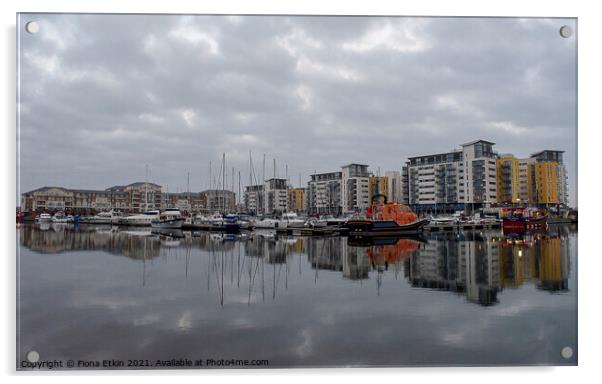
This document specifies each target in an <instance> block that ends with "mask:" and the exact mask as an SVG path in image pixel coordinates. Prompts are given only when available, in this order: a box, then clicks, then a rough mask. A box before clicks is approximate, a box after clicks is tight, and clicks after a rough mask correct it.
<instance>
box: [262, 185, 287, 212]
mask: <svg viewBox="0 0 602 384" xmlns="http://www.w3.org/2000/svg"><path fill="white" fill-rule="evenodd" d="M263 200H264V201H263V202H264V213H266V214H268V215H271V214H274V213H283V212H286V211H287V208H288V190H287V185H286V179H278V178H272V179H268V180H266V181H265V184H264V198H263Z"/></svg>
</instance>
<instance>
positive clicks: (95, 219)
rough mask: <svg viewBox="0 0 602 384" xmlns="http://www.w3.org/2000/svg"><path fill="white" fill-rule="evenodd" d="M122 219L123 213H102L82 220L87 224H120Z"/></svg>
mask: <svg viewBox="0 0 602 384" xmlns="http://www.w3.org/2000/svg"><path fill="white" fill-rule="evenodd" d="M120 218H122V216H121V213H120V212H117V211H113V210H111V211H102V212H99V213H97V214H96V215H94V216H88V217H85V218H83V219H82V222H83V223H86V224H119V219H120Z"/></svg>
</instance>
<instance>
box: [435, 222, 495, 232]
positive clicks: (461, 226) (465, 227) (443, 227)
mask: <svg viewBox="0 0 602 384" xmlns="http://www.w3.org/2000/svg"><path fill="white" fill-rule="evenodd" d="M501 227H502V223H479V224H477V223H449V224H433V223H431V224H427V225H425V226H424V231H425V232H439V231H470V230H479V229H499V228H501Z"/></svg>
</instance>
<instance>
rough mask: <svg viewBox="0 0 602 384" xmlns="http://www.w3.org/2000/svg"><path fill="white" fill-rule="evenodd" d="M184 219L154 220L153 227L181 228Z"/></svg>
mask: <svg viewBox="0 0 602 384" xmlns="http://www.w3.org/2000/svg"><path fill="white" fill-rule="evenodd" d="M182 224H184V219H168V220H153V221H152V222H151V227H153V228H156V229H181V228H182Z"/></svg>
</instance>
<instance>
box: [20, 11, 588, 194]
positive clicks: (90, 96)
mask: <svg viewBox="0 0 602 384" xmlns="http://www.w3.org/2000/svg"><path fill="white" fill-rule="evenodd" d="M21 17H22V21H25V22H26V21H28V20H31V19H36V20H39V21H40V22H41V27H42V28H41V31H40V33H38V34H37V35H29V34H26V33H24V34H22V35H21V38H22V39H21V45H20V52H19V54H20V57H21V62H20V68H19V69H20V90H21V99H20V106H21V111H22V115H21V128H20V134H21V159H20V161H21V175H20V176H21V189H22V190H29V189H33V188H37V187H39V186H42V185H64V186H68V187H81V188H104V187H108V186H110V185H114V184H118V183H125V182H130V181H134V180H141V179H143V178H144V164H146V163H148V164H149V165H150V168H151V174H152V178H153V180H154V181H156V182H158V183H161V184H163V185H166V184H169V185H170V186H171V187H170V189H175V188H176V186H178V187H179V188H183V187H184V186H185V182H186V178H185V175H186V172H187V171H190V172H191V184H192V188H193V189H195V190H197V189H202V188H206V187H207V186H208V164H209V161H210V160H213V164H218V163H219V161H220V158H221V152H223V151H225V152H227V158H228V164H227V166H228V169H230V167H235V168H236V170H237V171H238V170H240V171H241V173H242V179H243V181H244V180H248V151H249V150H252V151H253V153H254V163H255V168H256V169H255V170H256V172H258V173H259V174H260V173H261V162H262V156H263V153H266V154H267V158H268V164H269V166H268V167H267V168H268V170H269V171H268V172H266V173H268V174H271V172H272V170H271V163H272V158H274V157H276V158H277V160H278V169H279V172H278V173H279V175H280V176H284V166H285V164H288V168H289V176H290V177H291V181H292V182H293V183H294V184H297V183H298V174H299V173H302V174H303V177H304V179H306V178H307V175H308V174H309V173H311V172H313V171H314V170H317V171H327V170H332V169H336V168H337V167H339V166H340V165H342V164H344V163H349V162H365V163H367V164H370V165H371V167H372V169H373V170H374V171H375V170H376V167H378V166H380V167H381V169H382V170H385V169H399V168H400V167H401V164H402V163H403V162H404V161H405V159H406V158H407V157H408V156H414V155H419V154H426V153H434V152H442V151H446V150H449V149H451V148H453V147H456V146H458V145H459V144H460V143H463V142H466V141H470V140H473V139H476V138H485V139H489V140H492V141H494V142H496V143H497V145H496V148H497V150H498V151H499V152H501V153H514V154H515V155H517V156H521V157H522V156H527V155H528V154H530V153H531V152H535V151H537V150H540V149H561V150H565V151H566V155H565V159H566V163H567V168H568V171H569V188H570V196H571V198H570V201H571V203H572V204H575V201H576V156H577V153H576V123H575V120H576V115H575V110H576V108H575V105H576V92H575V90H576V76H575V73H576V56H575V53H576V44H575V43H576V39H575V38H574V37H573V38H570V39H562V38H560V36H559V33H558V29H559V27H560V26H561V25H563V24H569V25H573V26H574V27H576V25H575V23H576V22H575V21H574V20H562V19H514V18H482V19H480V18H378V17H277V16H273V17H251V16H245V17H240V18H238V19H235V20H234V19H231V18H228V17H221V16H175V15H174V16H148V15H147V16H134V15H128V16H119V15H46V14H42V15H31V14H26V15H22V16H21ZM574 29H576V28H574ZM216 167H217V166H216ZM228 177H229V176H228Z"/></svg>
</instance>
